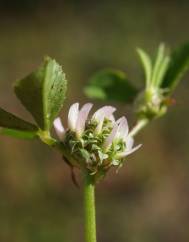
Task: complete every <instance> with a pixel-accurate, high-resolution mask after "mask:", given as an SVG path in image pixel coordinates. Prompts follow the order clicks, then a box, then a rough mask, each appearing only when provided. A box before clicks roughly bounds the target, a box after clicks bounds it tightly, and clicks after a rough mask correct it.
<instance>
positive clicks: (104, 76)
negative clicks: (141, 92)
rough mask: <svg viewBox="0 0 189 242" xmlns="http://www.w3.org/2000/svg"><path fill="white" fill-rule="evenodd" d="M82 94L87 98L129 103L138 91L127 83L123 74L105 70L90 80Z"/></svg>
mask: <svg viewBox="0 0 189 242" xmlns="http://www.w3.org/2000/svg"><path fill="white" fill-rule="evenodd" d="M84 92H85V94H86V95H87V96H88V97H89V98H94V99H99V100H108V101H120V102H127V103H129V102H132V101H133V100H134V98H135V97H136V95H137V93H138V90H137V89H136V88H135V87H134V86H133V85H131V83H129V81H128V80H127V78H126V75H125V73H124V72H122V71H117V70H112V69H106V70H103V71H100V72H97V73H96V74H95V75H94V76H93V77H92V78H91V79H90V81H89V84H88V85H87V86H86V87H85V89H84Z"/></svg>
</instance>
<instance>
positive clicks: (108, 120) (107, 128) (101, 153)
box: [54, 103, 140, 176]
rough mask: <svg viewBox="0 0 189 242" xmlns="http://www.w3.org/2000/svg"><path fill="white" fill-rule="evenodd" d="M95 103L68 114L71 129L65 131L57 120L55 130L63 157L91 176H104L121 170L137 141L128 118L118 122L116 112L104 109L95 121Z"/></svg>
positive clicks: (99, 111) (75, 105)
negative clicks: (130, 129) (119, 168)
mask: <svg viewBox="0 0 189 242" xmlns="http://www.w3.org/2000/svg"><path fill="white" fill-rule="evenodd" d="M92 106H93V105H92V104H91V103H87V104H85V105H83V106H82V108H81V109H80V110H79V103H75V104H73V105H72V106H71V107H70V109H69V113H68V128H67V129H64V127H63V125H62V122H61V120H60V118H57V119H55V121H54V128H55V131H56V133H57V136H58V137H59V140H60V141H61V144H62V149H63V154H64V155H65V157H66V159H67V160H68V161H69V162H70V163H71V164H72V165H73V166H77V167H79V168H81V169H84V170H87V172H88V173H89V174H90V175H95V176H103V175H104V174H105V173H106V171H107V170H109V168H110V167H112V166H116V167H120V166H122V164H123V161H124V160H125V157H126V156H127V155H129V154H131V153H132V152H134V151H135V150H137V149H138V148H139V147H140V145H138V146H136V147H134V148H133V144H134V139H133V137H131V136H130V135H129V128H128V123H127V120H126V118H125V117H121V118H119V119H118V120H117V121H115V118H114V116H113V113H114V112H115V110H116V109H115V108H114V107H112V106H104V107H102V108H100V109H99V110H97V111H96V112H95V113H94V114H93V115H92V116H91V117H89V112H90V110H91V108H92Z"/></svg>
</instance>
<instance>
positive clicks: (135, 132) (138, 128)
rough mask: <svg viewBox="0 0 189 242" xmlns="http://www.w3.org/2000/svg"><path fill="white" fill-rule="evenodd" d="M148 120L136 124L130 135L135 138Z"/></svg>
mask: <svg viewBox="0 0 189 242" xmlns="http://www.w3.org/2000/svg"><path fill="white" fill-rule="evenodd" d="M148 122H149V121H148V119H141V120H139V121H138V122H137V124H136V125H135V126H134V128H133V129H132V130H131V132H130V135H131V136H135V135H136V134H138V132H139V131H140V130H141V129H143V128H144V127H145V126H146V125H147V124H148Z"/></svg>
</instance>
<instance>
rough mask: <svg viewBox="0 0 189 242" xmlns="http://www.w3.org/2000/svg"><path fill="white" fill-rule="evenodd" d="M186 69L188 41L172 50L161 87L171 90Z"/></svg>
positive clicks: (188, 55) (187, 68)
mask: <svg viewBox="0 0 189 242" xmlns="http://www.w3.org/2000/svg"><path fill="white" fill-rule="evenodd" d="M188 70H189V43H187V44H184V45H182V46H181V47H179V48H178V49H176V50H174V51H173V52H172V54H171V61H170V64H169V67H168V70H167V72H166V74H165V77H164V79H163V82H162V87H163V88H167V89H169V90H170V92H172V91H173V90H174V89H175V87H176V86H177V85H178V83H179V81H180V80H181V79H182V78H183V76H184V75H185V74H186V72H187V71H188Z"/></svg>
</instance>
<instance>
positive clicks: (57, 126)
mask: <svg viewBox="0 0 189 242" xmlns="http://www.w3.org/2000/svg"><path fill="white" fill-rule="evenodd" d="M53 125H54V129H55V131H56V134H57V136H58V138H59V139H60V140H63V138H64V134H65V129H64V127H63V125H62V122H61V119H60V118H56V119H55V120H54V122H53Z"/></svg>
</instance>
